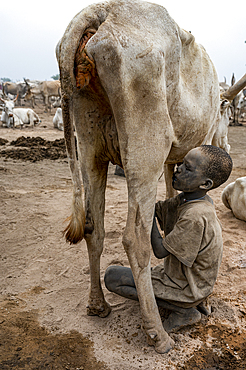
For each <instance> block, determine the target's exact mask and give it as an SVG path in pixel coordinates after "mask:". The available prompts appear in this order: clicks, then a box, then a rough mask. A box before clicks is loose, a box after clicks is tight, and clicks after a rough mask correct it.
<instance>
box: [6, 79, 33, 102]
mask: <svg viewBox="0 0 246 370" xmlns="http://www.w3.org/2000/svg"><path fill="white" fill-rule="evenodd" d="M27 90H28V85H27V83H26V81H25V82H17V83H14V82H4V83H3V94H4V95H5V96H6V97H8V94H11V95H14V96H18V98H17V103H18V105H21V99H23V98H24V96H25V94H26V92H27Z"/></svg>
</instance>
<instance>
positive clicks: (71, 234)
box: [62, 94, 85, 244]
mask: <svg viewBox="0 0 246 370" xmlns="http://www.w3.org/2000/svg"><path fill="white" fill-rule="evenodd" d="M70 104H72V102H71V100H70V99H69V97H67V96H66V95H65V94H64V95H63V99H62V112H63V122H64V137H65V143H66V148H67V156H68V161H69V166H70V171H71V175H72V181H73V203H72V214H71V216H70V217H68V219H67V221H69V223H68V225H67V227H66V228H65V230H64V236H65V238H66V241H68V242H70V243H71V244H76V243H78V242H80V241H81V240H82V239H83V237H84V229H85V210H84V205H83V199H82V184H81V180H80V171H79V166H78V161H77V158H76V147H75V145H76V144H75V136H74V130H73V122H72V120H71V115H70V108H71V107H70Z"/></svg>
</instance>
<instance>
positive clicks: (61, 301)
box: [0, 107, 246, 370]
mask: <svg viewBox="0 0 246 370" xmlns="http://www.w3.org/2000/svg"><path fill="white" fill-rule="evenodd" d="M36 111H37V113H38V114H39V115H40V118H41V120H42V122H41V124H40V125H39V126H37V127H35V128H31V127H30V128H25V129H22V130H20V129H15V130H14V129H7V128H3V127H0V209H1V212H0V223H1V228H0V238H1V245H0V260H1V269H0V289H1V295H0V369H1V370H5V369H38V370H39V369H68V370H79V369H80V370H100V369H105V370H106V369H107V370H131V369H143V370H152V369H153V370H160V369H169V370H175V369H179V370H180V369H185V370H190V369H193V370H196V369H197V370H198V369H199V370H212V369H214V370H215V369H217V370H220V369H223V370H226V369H231V370H236V369H237V370H238V369H245V368H246V223H245V222H244V221H240V220H238V219H236V218H235V217H234V216H233V214H232V212H231V211H229V210H228V209H227V208H226V207H225V206H224V205H223V203H222V201H221V193H222V190H223V188H224V187H225V186H226V185H227V184H228V183H230V182H232V181H234V180H235V179H236V178H238V177H242V176H246V151H245V145H246V125H243V126H240V127H230V128H229V143H230V144H231V156H232V159H233V162H234V169H233V172H232V174H231V176H230V179H229V180H228V181H227V183H226V184H223V186H221V187H220V188H218V189H215V190H213V191H211V192H210V196H211V197H212V198H213V200H214V203H215V207H216V210H217V214H218V217H219V219H220V221H221V224H222V228H223V239H224V254H223V261H222V266H221V268H220V272H219V276H218V280H217V282H216V285H215V289H214V293H213V295H212V297H211V303H212V308H213V312H212V314H211V316H209V317H206V316H203V317H202V321H201V322H200V323H199V324H197V325H195V326H191V327H188V328H186V329H183V330H180V331H179V332H177V333H175V334H171V337H172V338H173V339H174V340H175V347H174V348H173V349H172V350H171V351H170V352H169V353H168V354H164V355H160V354H157V353H156V352H155V350H154V348H153V347H150V346H148V345H147V343H146V338H145V335H144V334H143V332H142V330H141V316H140V311H139V305H138V303H137V302H133V301H127V300H125V299H123V298H121V297H118V296H116V295H114V294H113V293H110V292H108V291H107V290H106V289H105V287H104V285H103V289H104V292H105V296H106V299H107V301H108V302H109V303H110V304H111V306H112V312H111V314H110V315H109V316H108V317H107V318H104V319H101V318H98V317H91V316H87V315H86V304H87V298H88V292H89V267H88V256H87V251H86V244H85V241H82V242H81V243H80V244H78V245H69V244H67V243H66V242H65V241H64V239H63V237H62V230H63V228H64V220H65V219H66V217H67V216H69V214H70V205H71V199H72V186H71V179H70V172H69V168H68V164H67V159H66V155H65V147H64V141H63V133H62V132H61V131H58V130H56V129H54V128H53V124H52V117H53V115H54V113H55V110H54V109H53V110H52V113H51V114H50V113H42V109H41V108H40V107H38V108H37V109H36ZM164 194H165V187H164V180H163V178H161V179H160V181H159V185H158V200H159V199H163V198H164ZM126 215H127V187H126V180H125V178H123V177H118V176H115V175H114V166H110V168H109V175H108V185H107V192H106V217H105V229H106V238H105V243H104V244H105V246H104V251H103V254H102V259H101V277H103V275H104V271H105V269H106V268H107V267H108V266H109V265H110V264H121V265H124V266H129V264H128V260H127V257H126V255H125V252H124V249H123V246H122V243H121V239H122V233H123V230H124V227H125V222H126ZM158 263H159V261H158V260H157V259H155V257H154V256H153V257H152V265H156V264H158ZM161 314H162V315H163V316H164V314H165V313H164V312H161Z"/></svg>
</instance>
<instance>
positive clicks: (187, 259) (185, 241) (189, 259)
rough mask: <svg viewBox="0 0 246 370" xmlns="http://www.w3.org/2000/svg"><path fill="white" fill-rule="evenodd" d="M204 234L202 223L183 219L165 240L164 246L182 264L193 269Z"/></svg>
mask: <svg viewBox="0 0 246 370" xmlns="http://www.w3.org/2000/svg"><path fill="white" fill-rule="evenodd" d="M203 232H204V225H202V223H201V222H199V221H195V220H190V219H186V218H182V219H180V220H178V221H177V223H176V224H175V226H174V228H173V230H172V231H171V232H170V234H168V235H167V236H166V238H165V239H164V240H163V246H164V247H165V248H166V250H167V251H168V252H170V253H171V254H173V255H174V256H175V257H176V258H177V259H178V260H179V261H180V262H181V263H183V264H184V265H186V266H187V267H191V266H192V265H193V263H194V261H195V259H196V257H197V255H198V252H199V250H200V246H201V242H202V237H203Z"/></svg>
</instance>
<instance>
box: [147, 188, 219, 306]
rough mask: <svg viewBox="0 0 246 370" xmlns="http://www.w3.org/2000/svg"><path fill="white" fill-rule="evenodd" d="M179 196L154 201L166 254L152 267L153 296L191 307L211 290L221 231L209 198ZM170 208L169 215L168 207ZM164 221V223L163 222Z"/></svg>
mask: <svg viewBox="0 0 246 370" xmlns="http://www.w3.org/2000/svg"><path fill="white" fill-rule="evenodd" d="M180 203H181V197H180V195H178V196H177V197H174V198H171V199H169V200H166V201H164V202H162V201H160V202H158V203H157V204H156V215H157V218H158V220H159V222H160V226H161V228H162V230H164V231H165V230H167V229H168V232H167V231H166V237H165V238H164V239H163V245H164V247H165V248H166V250H167V251H168V252H170V255H168V256H167V257H165V258H164V263H162V264H160V265H158V266H156V267H154V268H153V269H152V273H151V274H152V283H153V288H154V293H155V296H156V297H158V298H161V299H163V300H165V301H168V302H170V303H173V304H175V305H177V306H180V307H187V308H188V307H193V306H196V305H197V304H199V303H200V302H202V301H203V300H204V299H205V298H206V297H208V296H209V295H210V294H211V293H212V291H213V287H214V284H215V281H216V278H217V275H218V271H219V267H220V264H221V260H222V251H223V243H222V230H221V226H220V223H219V220H218V218H217V216H216V213H215V208H214V205H213V202H212V200H211V198H210V197H209V196H208V195H206V196H205V198H204V199H201V200H193V201H189V202H185V203H181V204H180ZM170 206H171V209H172V213H171V218H170V213H169V216H168V208H170ZM167 221H168V225H167Z"/></svg>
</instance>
